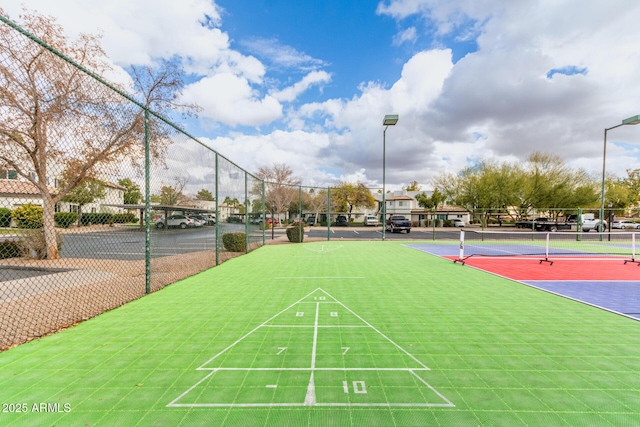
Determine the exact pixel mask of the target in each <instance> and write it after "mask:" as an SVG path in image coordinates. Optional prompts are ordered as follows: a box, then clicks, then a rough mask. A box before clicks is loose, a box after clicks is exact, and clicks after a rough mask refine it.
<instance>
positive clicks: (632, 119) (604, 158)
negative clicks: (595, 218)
mask: <svg viewBox="0 0 640 427" xmlns="http://www.w3.org/2000/svg"><path fill="white" fill-rule="evenodd" d="M638 123H640V115H638V116H633V117H629V118H628V119H624V120H623V121H622V123H620V124H619V125H615V126H611V127H610V128H605V129H604V151H603V153H602V189H601V192H600V224H599V228H600V230H599V231H600V233H602V232H603V231H604V228H605V227H604V224H603V223H602V221H603V220H604V178H605V165H606V163H607V132H608V131H610V130H611V129H615V128H619V127H620V126H626V125H637V124H638ZM600 239H602V234H600Z"/></svg>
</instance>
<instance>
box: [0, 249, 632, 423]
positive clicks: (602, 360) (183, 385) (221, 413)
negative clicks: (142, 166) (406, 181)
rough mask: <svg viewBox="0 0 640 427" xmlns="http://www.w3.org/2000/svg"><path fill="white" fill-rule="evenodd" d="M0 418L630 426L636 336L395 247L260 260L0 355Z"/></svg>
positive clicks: (626, 325)
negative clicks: (0, 406) (0, 405)
mask: <svg viewBox="0 0 640 427" xmlns="http://www.w3.org/2000/svg"><path fill="white" fill-rule="evenodd" d="M603 286H606V283H604V284H603ZM0 403H1V404H2V408H1V412H0V425H1V426H156V425H157V426H197V425H202V426H228V427H232V426H233V427H245V426H367V427H368V426H398V427H399V426H431V425H433V426H448V425H459V426H476V425H481V426H484V425H487V426H517V425H530V426H578V425H593V426H596V425H597V426H625V425H628V426H632V425H639V424H640V323H639V322H637V321H635V320H632V319H629V318H626V317H623V316H619V315H616V314H613V313H610V312H607V311H604V310H600V309H597V308H594V307H591V306H588V305H585V304H581V303H579V302H575V301H572V300H569V299H565V298H562V297H559V296H556V295H553V294H550V293H546V292H543V291H541V290H538V289H534V288H531V287H528V286H525V285H523V284H521V283H517V282H514V281H511V280H507V279H504V278H501V277H498V276H495V275H492V274H488V273H485V272H482V271H479V270H475V269H473V268H470V267H466V266H462V265H459V264H454V263H453V262H451V261H448V260H445V259H442V258H439V257H435V256H432V255H429V254H426V253H424V252H421V251H418V250H415V249H412V248H409V247H407V246H405V245H403V244H402V243H398V242H389V241H387V242H348V241H333V242H318V243H304V244H288V245H274V246H265V247H262V248H260V249H258V250H255V251H254V252H252V253H250V254H248V255H246V256H242V257H239V258H235V259H232V260H230V261H227V262H226V263H224V264H222V265H221V266H218V267H216V268H213V269H210V270H208V271H206V272H203V273H201V274H198V275H196V276H193V277H190V278H188V279H185V280H183V281H180V282H178V283H176V284H174V285H171V286H169V287H167V288H165V289H163V290H162V291H159V292H157V293H154V294H151V295H149V296H147V297H144V298H142V299H140V300H138V301H134V302H132V303H129V304H127V305H125V306H122V307H120V308H118V309H115V310H113V311H111V312H108V313H105V314H103V315H101V316H98V317H97V318H94V319H91V320H88V321H86V322H84V323H82V324H80V325H78V326H75V327H73V328H70V329H68V330H65V331H62V332H60V333H57V334H55V335H52V336H49V337H46V338H43V339H41V340H38V341H34V342H31V343H27V344H24V345H21V346H19V347H17V348H14V349H11V350H8V351H5V352H4V353H0Z"/></svg>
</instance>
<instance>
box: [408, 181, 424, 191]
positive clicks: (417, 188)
mask: <svg viewBox="0 0 640 427" xmlns="http://www.w3.org/2000/svg"><path fill="white" fill-rule="evenodd" d="M404 190H406V191H420V190H422V186H421V185H420V184H418V181H411V184H409V185H407V186H406V187H404Z"/></svg>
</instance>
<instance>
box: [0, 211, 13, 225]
mask: <svg viewBox="0 0 640 427" xmlns="http://www.w3.org/2000/svg"><path fill="white" fill-rule="evenodd" d="M10 226H11V209H7V208H0V227H10Z"/></svg>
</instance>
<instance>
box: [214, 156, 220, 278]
mask: <svg viewBox="0 0 640 427" xmlns="http://www.w3.org/2000/svg"><path fill="white" fill-rule="evenodd" d="M215 167H216V265H219V264H220V249H219V248H218V244H219V242H220V239H219V235H220V208H219V206H220V198H219V194H218V181H219V178H218V153H216V166H215Z"/></svg>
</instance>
